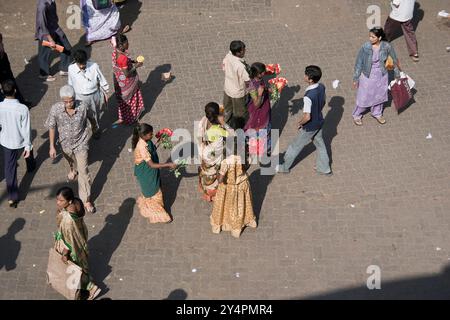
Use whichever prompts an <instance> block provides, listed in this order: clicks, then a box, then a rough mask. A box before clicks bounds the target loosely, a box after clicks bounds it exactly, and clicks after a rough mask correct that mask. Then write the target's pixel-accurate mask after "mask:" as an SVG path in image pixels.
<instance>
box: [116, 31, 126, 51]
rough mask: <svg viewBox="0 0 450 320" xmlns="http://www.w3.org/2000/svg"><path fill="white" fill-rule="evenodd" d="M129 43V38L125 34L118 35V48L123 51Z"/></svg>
mask: <svg viewBox="0 0 450 320" xmlns="http://www.w3.org/2000/svg"><path fill="white" fill-rule="evenodd" d="M127 42H128V38H127V37H126V36H125V35H124V34H122V33H120V34H118V35H117V37H116V44H117V47H118V48H119V49H120V50H123V46H124V45H125V44H126V43H127Z"/></svg>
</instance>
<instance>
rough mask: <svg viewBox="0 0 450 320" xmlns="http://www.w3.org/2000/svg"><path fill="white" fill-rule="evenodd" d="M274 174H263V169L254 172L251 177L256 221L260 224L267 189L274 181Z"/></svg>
mask: <svg viewBox="0 0 450 320" xmlns="http://www.w3.org/2000/svg"><path fill="white" fill-rule="evenodd" d="M273 177H274V175H273V174H262V171H261V169H257V170H255V171H253V172H252V174H251V175H250V178H249V182H250V190H251V193H252V204H253V212H254V213H255V216H256V222H257V223H258V224H259V220H260V218H261V210H262V206H263V203H264V199H265V198H266V194H267V189H268V188H269V185H270V184H271V183H272V180H273Z"/></svg>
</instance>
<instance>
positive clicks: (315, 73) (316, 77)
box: [305, 66, 322, 83]
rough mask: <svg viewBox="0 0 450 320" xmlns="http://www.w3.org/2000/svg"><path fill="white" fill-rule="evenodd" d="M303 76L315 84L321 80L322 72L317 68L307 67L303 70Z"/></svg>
mask: <svg viewBox="0 0 450 320" xmlns="http://www.w3.org/2000/svg"><path fill="white" fill-rule="evenodd" d="M305 75H306V76H307V77H308V79H310V80H312V81H314V83H317V82H319V81H320V78H322V70H320V68H319V67H318V66H307V67H306V68H305Z"/></svg>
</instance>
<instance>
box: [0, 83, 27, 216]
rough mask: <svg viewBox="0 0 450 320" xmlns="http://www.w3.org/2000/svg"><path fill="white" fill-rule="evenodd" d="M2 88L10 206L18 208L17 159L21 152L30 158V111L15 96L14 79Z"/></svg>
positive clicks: (0, 115) (1, 135)
mask: <svg viewBox="0 0 450 320" xmlns="http://www.w3.org/2000/svg"><path fill="white" fill-rule="evenodd" d="M2 90H3V94H4V95H5V100H4V101H3V102H0V127H1V130H0V144H1V146H2V149H3V155H4V165H5V168H4V170H5V179H6V189H7V191H8V197H9V201H8V202H9V206H10V207H12V208H17V204H18V203H19V187H18V184H17V160H18V159H19V157H20V156H21V154H23V157H24V158H25V159H28V158H29V157H30V152H31V149H32V145H31V124H30V111H29V110H28V108H27V106H25V105H23V104H21V103H20V102H19V100H17V99H16V98H15V94H16V86H15V83H14V81H13V80H11V79H10V80H6V81H5V82H3V83H2Z"/></svg>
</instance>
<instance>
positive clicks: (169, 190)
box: [161, 142, 198, 218]
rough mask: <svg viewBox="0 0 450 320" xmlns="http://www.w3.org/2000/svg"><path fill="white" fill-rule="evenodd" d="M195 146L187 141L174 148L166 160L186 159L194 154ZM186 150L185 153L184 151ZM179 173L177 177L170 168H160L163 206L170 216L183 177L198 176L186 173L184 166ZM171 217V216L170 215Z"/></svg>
mask: <svg viewBox="0 0 450 320" xmlns="http://www.w3.org/2000/svg"><path fill="white" fill-rule="evenodd" d="M195 147H196V146H195V145H194V143H193V142H187V143H184V144H181V145H180V146H177V147H175V148H174V150H173V151H172V152H171V157H170V158H169V160H168V161H180V160H182V159H186V160H188V159H189V158H190V157H191V155H192V154H194V148H195ZM184 151H186V153H187V154H185V153H184ZM180 173H181V175H180V176H179V177H178V178H177V177H175V173H174V172H173V171H170V170H167V169H166V170H164V169H163V170H161V185H162V190H163V194H164V208H165V209H166V211H167V212H168V213H169V214H170V215H171V216H172V206H173V204H174V203H175V200H176V198H177V193H178V188H179V186H180V183H181V179H183V178H191V177H195V176H198V173H187V172H186V169H185V168H181V169H180ZM172 218H173V217H172Z"/></svg>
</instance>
